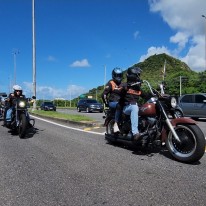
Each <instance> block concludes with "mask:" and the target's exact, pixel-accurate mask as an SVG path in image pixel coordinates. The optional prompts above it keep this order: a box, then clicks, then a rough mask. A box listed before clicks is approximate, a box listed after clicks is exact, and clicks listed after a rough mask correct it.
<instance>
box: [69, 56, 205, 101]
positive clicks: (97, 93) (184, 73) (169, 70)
mask: <svg viewBox="0 0 206 206" xmlns="http://www.w3.org/2000/svg"><path fill="white" fill-rule="evenodd" d="M164 65H165V68H166V69H165V71H166V72H165V76H164V81H165V83H166V93H168V94H173V95H179V94H180V82H181V94H186V93H195V92H205V93H206V84H205V80H206V71H204V72H199V73H198V72H195V71H192V70H191V69H190V68H189V66H188V65H187V64H185V63H184V62H182V61H180V60H179V59H176V58H173V57H171V56H169V55H167V54H158V55H153V56H150V57H149V58H147V59H146V60H145V61H144V62H140V63H137V64H135V65H133V66H138V67H140V68H141V69H142V73H141V79H145V80H148V81H149V82H150V83H151V84H152V86H154V87H158V84H159V83H160V82H161V81H163V70H164ZM125 74H126V70H125V71H124V81H125V80H126V78H125V76H126V75H125ZM103 89H104V85H101V86H98V87H97V88H93V89H91V90H89V92H88V93H86V94H85V96H92V97H93V98H95V99H97V100H99V101H101V94H102V92H103ZM73 101H75V102H76V101H78V98H77V99H74V100H73Z"/></svg>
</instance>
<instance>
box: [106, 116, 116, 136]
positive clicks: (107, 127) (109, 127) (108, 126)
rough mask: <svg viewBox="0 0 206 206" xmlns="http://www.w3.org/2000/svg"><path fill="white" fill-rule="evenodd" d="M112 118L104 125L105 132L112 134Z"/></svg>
mask: <svg viewBox="0 0 206 206" xmlns="http://www.w3.org/2000/svg"><path fill="white" fill-rule="evenodd" d="M114 123H115V121H114V119H111V120H110V121H109V123H108V124H107V126H106V133H107V134H114Z"/></svg>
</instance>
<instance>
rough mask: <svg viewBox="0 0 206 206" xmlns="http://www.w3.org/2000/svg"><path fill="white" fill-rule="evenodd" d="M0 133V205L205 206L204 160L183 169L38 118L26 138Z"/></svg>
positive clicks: (165, 155) (162, 155)
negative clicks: (33, 128)
mask: <svg viewBox="0 0 206 206" xmlns="http://www.w3.org/2000/svg"><path fill="white" fill-rule="evenodd" d="M0 133H1V136H0V140H1V141H0V175H1V178H0V190H1V192H0V202H1V205H5V206H7V205H8V206H20V205H21V206H28V205H31V206H37V205H38V206H44V205H45V206H47V205H48V206H70V205H71V206H73V205H86V206H87V205H91V206H93V205H95V206H96V205H107V206H112V205H114V206H129V205H130V206H136V205H140V206H143V205H144V206H145V205H154V206H156V205H158V206H159V205H189V206H190V205H191V206H193V205H205V204H206V196H205V193H206V181H205V175H206V169H205V168H206V156H204V157H203V158H202V159H201V161H200V162H198V163H196V164H193V165H188V164H183V163H179V162H177V161H174V160H172V159H171V156H170V155H168V153H167V151H162V152H160V153H159V152H155V151H154V152H153V153H151V154H148V155H147V154H143V153H141V152H139V151H136V150H135V149H134V147H132V146H131V145H124V146H123V145H119V146H118V147H117V146H113V145H109V144H107V143H106V141H105V139H104V136H103V135H98V134H92V133H88V132H83V131H80V130H75V129H71V128H67V127H66V126H60V125H58V124H55V123H49V122H45V121H42V120H39V119H36V125H35V130H33V131H31V132H30V134H29V136H28V137H29V138H27V139H19V138H18V137H17V136H13V135H12V134H10V133H9V132H8V129H6V128H4V127H2V126H0Z"/></svg>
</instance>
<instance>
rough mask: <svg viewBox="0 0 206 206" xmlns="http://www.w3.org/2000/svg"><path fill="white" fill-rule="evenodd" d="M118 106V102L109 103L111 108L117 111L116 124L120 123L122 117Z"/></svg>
mask: <svg viewBox="0 0 206 206" xmlns="http://www.w3.org/2000/svg"><path fill="white" fill-rule="evenodd" d="M117 104H118V102H109V107H110V108H112V109H115V117H114V120H115V122H119V119H120V115H121V110H119V109H116V107H117Z"/></svg>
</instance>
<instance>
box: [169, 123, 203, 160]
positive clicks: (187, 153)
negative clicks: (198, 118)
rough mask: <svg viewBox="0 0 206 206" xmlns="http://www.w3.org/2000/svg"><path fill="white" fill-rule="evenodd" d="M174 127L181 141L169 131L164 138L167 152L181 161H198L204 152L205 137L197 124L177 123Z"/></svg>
mask: <svg viewBox="0 0 206 206" xmlns="http://www.w3.org/2000/svg"><path fill="white" fill-rule="evenodd" d="M174 129H175V131H176V133H177V135H178V137H179V138H180V140H181V142H178V141H177V140H176V139H175V138H174V136H173V134H172V132H169V134H168V138H167V140H166V146H167V148H168V150H169V152H170V153H171V154H172V156H173V157H174V158H175V159H177V160H179V161H181V162H185V163H192V162H196V161H198V160H199V159H200V158H201V157H202V156H203V155H204V153H205V137H204V134H203V133H202V131H201V130H200V128H199V127H198V126H197V125H177V126H176V127H175V128H174Z"/></svg>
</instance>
